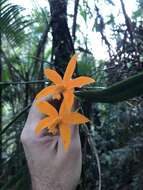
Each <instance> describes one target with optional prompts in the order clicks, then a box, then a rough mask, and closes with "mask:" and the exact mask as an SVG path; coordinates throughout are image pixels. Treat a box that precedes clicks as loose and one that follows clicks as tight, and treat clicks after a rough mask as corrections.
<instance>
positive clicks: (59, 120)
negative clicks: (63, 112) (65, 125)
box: [56, 116, 62, 124]
mask: <svg viewBox="0 0 143 190" xmlns="http://www.w3.org/2000/svg"><path fill="white" fill-rule="evenodd" d="M56 122H57V124H60V123H61V122H62V117H61V116H59V117H58V118H57V119H56Z"/></svg>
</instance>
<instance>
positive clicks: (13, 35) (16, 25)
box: [0, 0, 30, 43]
mask: <svg viewBox="0 0 143 190" xmlns="http://www.w3.org/2000/svg"><path fill="white" fill-rule="evenodd" d="M21 11H23V8H22V7H20V6H18V5H12V4H11V3H9V2H8V0H1V2H0V13H1V17H0V28H1V34H2V35H4V36H5V37H6V38H7V40H10V41H11V42H15V43H20V42H21V41H22V40H23V37H24V32H23V29H24V28H25V27H27V26H28V25H29V24H30V22H29V21H28V20H27V19H24V18H23V16H22V15H21V16H20V12H21Z"/></svg>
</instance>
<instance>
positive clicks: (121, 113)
mask: <svg viewBox="0 0 143 190" xmlns="http://www.w3.org/2000/svg"><path fill="white" fill-rule="evenodd" d="M33 1H34V0H33ZM124 1H125V0H124ZM124 1H123V0H120V5H121V7H120V11H121V13H120V14H122V21H121V22H120V23H119V22H118V21H117V20H116V18H115V16H114V14H113V13H112V12H111V13H110V14H109V15H106V16H105V15H104V14H103V10H102V6H103V5H104V4H106V5H109V6H110V7H112V9H114V8H115V6H116V2H114V0H104V1H102V6H101V4H100V2H99V1H96V0H94V1H93V6H92V7H91V6H90V3H89V1H87V0H80V1H79V0H75V1H70V0H69V1H64V0H63V1H62V3H63V4H64V3H65V6H67V14H66V12H65V15H66V16H67V17H66V18H68V25H69V32H70V34H69V33H68V31H67V28H66V27H65V26H64V27H65V28H64V27H63V29H64V30H65V33H67V36H68V40H69V39H70V40H72V42H70V43H71V44H70V45H72V46H71V47H70V48H71V49H70V48H69V46H70V45H68V48H69V49H68V48H66V49H65V50H64V51H65V54H66V55H67V57H68V58H69V55H70V54H71V53H74V51H76V52H79V53H80V56H79V61H78V68H77V72H78V74H82V75H88V76H92V77H93V78H95V79H96V86H95V87H96V89H101V90H102V89H104V88H108V87H110V86H111V85H113V84H116V83H117V82H119V81H122V80H125V79H127V78H128V77H130V76H134V75H135V74H138V73H140V72H142V69H143V35H142V34H143V20H142V19H143V1H142V0H136V7H135V10H134V11H133V12H132V15H131V16H128V14H127V11H126V7H125V4H124ZM51 2H52V1H49V4H50V7H49V4H48V2H47V6H45V7H44V8H43V7H41V6H40V5H39V6H38V7H37V6H33V9H32V10H31V13H30V14H27V12H25V10H24V8H22V7H20V6H19V5H15V4H14V1H13V2H12V1H9V0H1V1H0V14H1V17H0V190H28V189H29V190H30V189H31V184H30V177H29V173H28V169H27V165H26V161H25V157H24V152H23V149H22V145H21V143H20V140H19V137H20V134H21V131H22V129H23V126H24V123H25V120H26V117H27V114H28V110H29V107H30V104H31V102H32V101H33V99H34V96H35V94H36V93H37V92H38V91H39V89H41V88H42V87H44V85H45V83H44V81H45V78H44V75H43V69H44V68H45V67H51V68H56V69H57V70H58V68H59V70H60V67H61V65H60V63H59V65H58V66H57V65H56V57H57V56H58V55H62V56H63V57H64V58H65V57H66V56H65V54H63V52H62V50H63V49H62V48H65V47H60V50H57V49H58V48H59V46H57V44H56V41H58V38H59V39H60V33H58V34H57V36H56V37H55V34H54V27H53V25H52V24H53V22H52V21H53V20H52V19H53V18H52V11H53V10H52V4H51ZM53 2H54V1H53ZM66 2H67V3H66ZM59 3H60V2H59ZM130 3H131V2H130ZM71 5H72V7H73V10H72V13H71V9H69V7H71ZM55 7H57V6H55ZM55 12H56V10H55ZM79 17H80V18H82V19H83V21H84V23H85V26H86V27H88V25H89V21H90V20H92V31H94V32H95V33H96V34H99V35H100V38H101V40H102V43H103V46H104V47H106V52H107V53H108V56H107V58H106V59H104V58H103V59H97V58H96V56H95V55H94V53H93V52H92V48H91V41H90V39H89V36H88V35H87V33H86V32H85V31H84V30H83V28H82V27H83V25H82V24H81V23H80V22H78V18H79ZM56 19H57V21H56V22H58V19H59V18H58V17H57V18H56ZM63 22H65V23H66V22H67V20H65V21H63ZM59 23H60V21H59ZM61 27H62V26H61ZM59 29H60V27H59ZM55 30H56V29H55ZM107 31H110V32H107ZM109 36H111V38H110V37H109ZM66 38H67V37H66ZM70 40H69V41H70ZM56 48H57V49H56ZM96 48H98V41H97V42H96V40H95V49H96ZM68 50H69V51H68ZM57 51H58V53H57ZM60 58H61V60H64V61H65V59H63V58H62V57H60ZM61 64H62V62H61ZM136 85H138V84H136ZM140 85H141V84H140ZM81 104H82V105H83V106H82V107H83V110H84V112H85V114H86V115H87V116H88V117H90V118H91V119H92V124H91V125H89V126H88V128H89V131H90V134H91V135H92V138H93V141H94V146H96V148H97V150H98V155H99V159H100V165H101V174H100V175H101V177H102V190H142V189H143V164H142V162H143V98H142V96H139V97H134V98H132V99H129V100H126V101H123V102H118V103H114V104H111V103H106V104H105V103H100V102H97V103H93V102H91V101H90V99H89V98H88V97H87V98H86V99H85V100H84V102H81ZM83 128H84V126H81V131H80V134H81V141H82V147H83V148H82V149H83V170H82V176H81V183H80V185H79V187H78V189H86V190H93V189H95V190H96V189H98V184H99V181H98V179H99V174H98V170H97V161H96V159H95V157H93V155H92V149H91V147H90V146H91V145H90V144H89V143H88V141H87V139H88V135H87V134H85V133H84V131H83V130H82V129H83Z"/></svg>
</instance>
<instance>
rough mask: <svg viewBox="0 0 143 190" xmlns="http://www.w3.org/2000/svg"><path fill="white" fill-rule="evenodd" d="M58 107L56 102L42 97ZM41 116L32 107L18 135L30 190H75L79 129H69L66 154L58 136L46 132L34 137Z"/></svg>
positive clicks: (79, 152)
mask: <svg viewBox="0 0 143 190" xmlns="http://www.w3.org/2000/svg"><path fill="white" fill-rule="evenodd" d="M43 100H47V101H48V102H50V103H51V104H53V105H55V106H57V107H58V104H59V102H57V101H55V100H51V97H48V98H44V99H43ZM43 117H44V116H43V115H42V114H41V113H40V112H39V111H38V109H37V107H36V106H35V105H34V104H33V105H32V107H31V109H30V112H29V115H28V118H27V121H26V123H25V126H24V128H23V131H22V134H21V142H22V144H23V147H24V151H25V155H26V159H27V163H28V167H29V171H30V174H31V180H32V188H33V190H75V189H76V186H77V185H78V183H79V180H80V175H81V144H80V137H79V129H78V126H71V144H70V147H69V149H68V151H66V152H65V150H64V148H63V144H62V142H61V138H60V136H59V135H56V136H51V135H50V134H48V133H47V130H45V131H43V132H42V133H41V134H40V135H39V136H37V135H36V134H35V128H36V125H37V123H38V122H39V121H40V120H41V119H42V118H43Z"/></svg>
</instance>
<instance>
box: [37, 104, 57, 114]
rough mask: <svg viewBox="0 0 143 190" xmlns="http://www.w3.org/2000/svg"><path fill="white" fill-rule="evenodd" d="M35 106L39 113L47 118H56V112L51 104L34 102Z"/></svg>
mask: <svg viewBox="0 0 143 190" xmlns="http://www.w3.org/2000/svg"><path fill="white" fill-rule="evenodd" d="M35 105H36V106H37V107H38V109H39V111H40V112H42V113H44V114H46V115H48V116H51V117H57V116H58V112H57V110H56V109H55V108H54V106H52V105H51V104H49V103H48V102H46V101H41V102H36V103H35Z"/></svg>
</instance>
